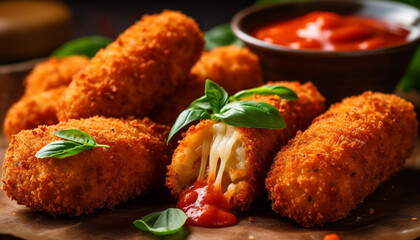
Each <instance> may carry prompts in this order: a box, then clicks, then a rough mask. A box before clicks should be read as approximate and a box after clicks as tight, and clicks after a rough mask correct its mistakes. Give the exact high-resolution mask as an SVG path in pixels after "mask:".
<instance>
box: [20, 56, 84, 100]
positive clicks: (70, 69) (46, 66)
mask: <svg viewBox="0 0 420 240" xmlns="http://www.w3.org/2000/svg"><path fill="white" fill-rule="evenodd" d="M88 63H89V58H88V57H85V56H68V57H64V58H56V57H51V58H49V59H47V60H46V61H44V62H42V63H39V64H38V65H36V66H35V68H34V69H33V70H32V71H31V72H30V73H29V74H28V76H27V77H26V78H25V94H26V95H32V94H36V93H40V92H43V91H47V90H50V89H54V88H59V87H63V86H68V85H69V84H70V82H71V79H72V77H73V75H75V74H76V73H78V72H79V71H80V70H81V69H83V68H84V67H85V66H86V65H87V64H88Z"/></svg>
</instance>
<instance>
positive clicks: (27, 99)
mask: <svg viewBox="0 0 420 240" xmlns="http://www.w3.org/2000/svg"><path fill="white" fill-rule="evenodd" d="M65 90H66V87H60V88H56V89H52V90H48V91H44V92H39V93H36V94H31V95H24V96H23V97H22V98H21V99H20V100H19V101H18V102H16V103H15V104H13V105H12V107H10V108H9V110H8V111H7V114H6V117H5V119H4V123H3V132H4V135H5V136H6V137H7V139H9V140H10V138H11V137H12V135H13V134H16V133H18V132H20V131H21V130H24V129H33V128H36V127H38V126H39V125H52V124H56V123H58V119H57V111H56V105H57V102H58V101H59V99H60V98H61V97H62V96H63V93H64V91H65Z"/></svg>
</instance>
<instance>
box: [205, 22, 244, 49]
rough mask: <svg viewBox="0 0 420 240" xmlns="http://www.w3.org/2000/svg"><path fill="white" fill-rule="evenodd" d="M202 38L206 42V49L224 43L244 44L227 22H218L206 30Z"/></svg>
mask: <svg viewBox="0 0 420 240" xmlns="http://www.w3.org/2000/svg"><path fill="white" fill-rule="evenodd" d="M204 39H205V42H206V46H205V48H206V50H208V51H210V50H211V49H213V48H216V47H220V46H226V45H237V46H240V47H243V46H244V43H243V42H242V41H241V40H239V39H238V38H236V36H235V34H233V32H232V29H231V28H230V24H229V23H224V24H220V25H217V26H215V27H213V28H212V29H210V30H208V31H207V32H205V33H204Z"/></svg>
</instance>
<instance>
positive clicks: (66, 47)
mask: <svg viewBox="0 0 420 240" xmlns="http://www.w3.org/2000/svg"><path fill="white" fill-rule="evenodd" d="M112 41H113V40H112V39H111V38H107V37H103V36H100V35H94V36H86V37H81V38H77V39H74V40H71V41H68V42H66V43H64V44H63V45H62V46H61V47H59V48H58V49H56V50H55V51H54V52H53V53H52V54H51V56H55V57H59V58H61V57H66V56H70V55H85V56H87V57H89V58H93V57H94V56H95V54H96V52H98V51H99V50H100V49H101V48H105V47H106V46H108V44H110V43H111V42H112Z"/></svg>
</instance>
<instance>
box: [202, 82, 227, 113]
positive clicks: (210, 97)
mask: <svg viewBox="0 0 420 240" xmlns="http://www.w3.org/2000/svg"><path fill="white" fill-rule="evenodd" d="M204 93H205V94H206V98H207V101H208V102H209V103H210V106H211V109H212V110H213V112H214V113H218V112H219V111H220V109H221V108H222V107H223V106H225V105H226V103H227V101H228V93H227V92H226V91H225V90H224V89H223V88H222V87H221V86H219V85H218V84H217V83H215V82H213V81H210V80H208V79H207V80H206V87H205V90H204Z"/></svg>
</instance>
